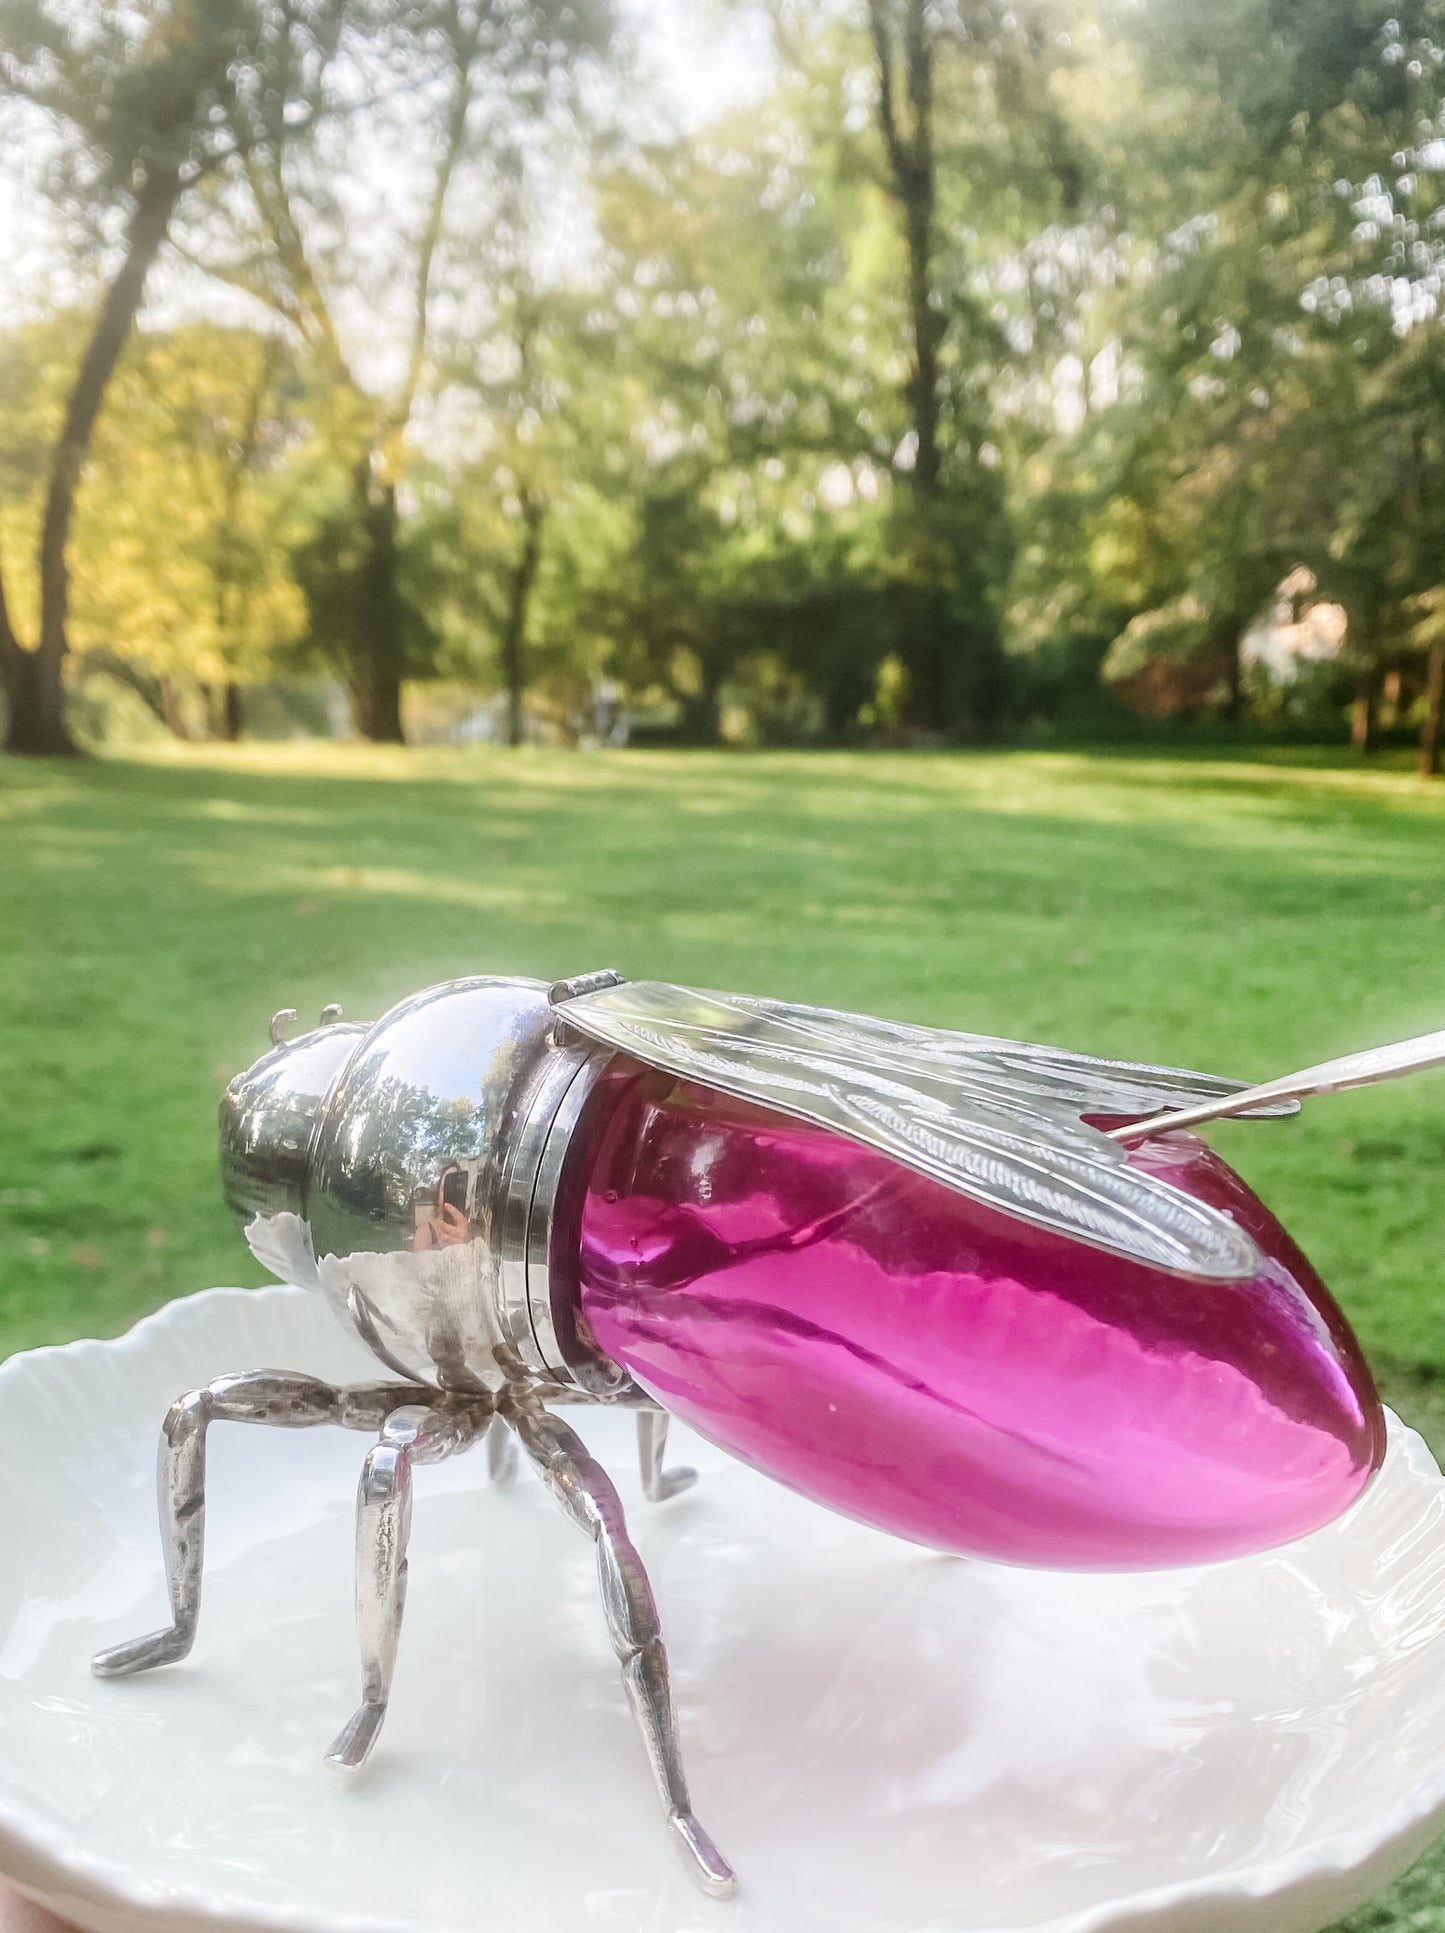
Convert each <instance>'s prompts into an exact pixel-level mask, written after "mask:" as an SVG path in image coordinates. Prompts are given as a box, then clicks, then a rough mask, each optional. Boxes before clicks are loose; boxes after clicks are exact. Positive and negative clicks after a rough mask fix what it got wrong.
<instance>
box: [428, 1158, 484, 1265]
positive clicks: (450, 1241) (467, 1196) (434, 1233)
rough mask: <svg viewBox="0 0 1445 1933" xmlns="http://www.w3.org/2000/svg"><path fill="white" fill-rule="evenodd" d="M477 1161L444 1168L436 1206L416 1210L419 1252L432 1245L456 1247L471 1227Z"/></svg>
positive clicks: (438, 1184) (438, 1185) (465, 1237)
mask: <svg viewBox="0 0 1445 1933" xmlns="http://www.w3.org/2000/svg"><path fill="white" fill-rule="evenodd" d="M476 1185H477V1177H476V1165H475V1163H472V1162H467V1163H465V1164H464V1165H458V1164H457V1163H455V1162H454V1163H453V1164H452V1165H451V1166H450V1167H449V1168H446V1169H444V1170H443V1172H442V1178H441V1180H440V1181H439V1182H438V1183H437V1198H436V1206H435V1207H434V1208H432V1207H428V1208H418V1209H417V1211H416V1236H415V1239H414V1240H413V1242H412V1247H413V1248H414V1249H416V1250H417V1252H418V1253H420V1252H421V1251H422V1250H423V1249H429V1248H455V1246H456V1245H457V1243H458V1242H464V1241H466V1239H467V1236H468V1234H469V1233H470V1230H471V1209H472V1197H473V1195H474V1193H475V1191H476Z"/></svg>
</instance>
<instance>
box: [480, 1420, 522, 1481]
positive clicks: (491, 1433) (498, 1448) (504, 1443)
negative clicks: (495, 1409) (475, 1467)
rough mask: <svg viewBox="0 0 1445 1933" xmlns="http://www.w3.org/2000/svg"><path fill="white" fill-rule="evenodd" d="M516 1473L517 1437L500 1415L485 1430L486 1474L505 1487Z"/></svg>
mask: <svg viewBox="0 0 1445 1933" xmlns="http://www.w3.org/2000/svg"><path fill="white" fill-rule="evenodd" d="M516 1474H517V1439H516V1437H515V1436H513V1434H512V1432H511V1431H510V1430H509V1429H508V1427H507V1425H506V1423H505V1422H504V1421H503V1419H502V1418H501V1417H500V1416H494V1417H493V1418H492V1421H491V1425H490V1427H489V1428H488V1430H487V1475H488V1476H489V1477H490V1478H491V1480H492V1482H493V1483H495V1484H497V1485H498V1486H499V1487H500V1488H502V1489H505V1488H506V1486H507V1485H508V1484H509V1483H510V1482H511V1481H512V1479H513V1478H514V1477H515V1476H516Z"/></svg>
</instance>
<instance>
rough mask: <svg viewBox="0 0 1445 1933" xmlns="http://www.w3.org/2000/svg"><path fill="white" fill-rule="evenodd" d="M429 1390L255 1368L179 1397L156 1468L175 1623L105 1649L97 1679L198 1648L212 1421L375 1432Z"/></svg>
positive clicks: (95, 1663) (173, 1658) (163, 1661)
mask: <svg viewBox="0 0 1445 1933" xmlns="http://www.w3.org/2000/svg"><path fill="white" fill-rule="evenodd" d="M427 1393H428V1392H427V1391H425V1390H422V1389H408V1388H407V1387H406V1385H405V1384H397V1383H364V1384H353V1385H351V1386H349V1387H346V1388H334V1387H333V1386H332V1385H331V1384H330V1383H321V1382H317V1381H316V1379H315V1378H314V1377H311V1376H299V1375H294V1374H292V1373H291V1372H289V1371H286V1370H269V1369H256V1370H249V1371H246V1372H244V1373H243V1374H241V1375H236V1376H218V1377H217V1378H216V1379H215V1381H214V1382H211V1383H208V1384H207V1385H206V1386H205V1388H204V1389H195V1390H192V1391H191V1392H190V1394H189V1395H186V1396H181V1397H178V1398H177V1399H176V1401H175V1402H174V1403H172V1404H171V1407H170V1410H169V1411H168V1413H167V1415H166V1420H165V1423H164V1425H163V1426H162V1429H161V1444H160V1455H159V1458H158V1460H157V1465H156V1492H157V1502H158V1504H159V1507H160V1519H161V1543H162V1547H163V1551H164V1556H165V1567H166V1585H167V1589H168V1590H169V1592H170V1600H171V1622H170V1624H169V1625H168V1626H167V1627H165V1628H164V1629H163V1630H160V1631H153V1632H151V1633H150V1635H149V1636H147V1637H143V1638H132V1639H131V1640H130V1642H129V1643H127V1644H120V1645H116V1646H115V1647H114V1648H113V1649H112V1650H109V1651H102V1652H100V1653H99V1654H98V1656H97V1657H96V1658H95V1659H94V1660H93V1661H92V1665H91V1668H92V1670H93V1671H94V1672H95V1674H96V1676H97V1677H100V1678H127V1677H129V1676H130V1675H131V1674H132V1673H133V1672H137V1671H149V1670H150V1669H151V1667H152V1666H153V1665H165V1664H174V1663H176V1662H177V1661H178V1660H179V1659H181V1658H184V1657H185V1656H186V1655H187V1654H188V1653H189V1651H190V1649H191V1646H192V1645H193V1644H194V1643H195V1640H196V1622H197V1620H198V1618H199V1617H200V1612H201V1569H202V1564H203V1562H204V1558H205V1547H206V1433H207V1431H208V1430H209V1428H210V1426H211V1424H212V1423H270V1424H273V1425H274V1426H276V1427H277V1428H280V1429H291V1430H305V1429H313V1428H315V1427H316V1425H317V1424H320V1423H335V1424H339V1425H340V1426H341V1428H343V1429H349V1430H376V1429H380V1428H381V1427H382V1425H383V1423H384V1422H385V1420H386V1418H387V1416H388V1415H390V1414H391V1412H392V1411H393V1410H396V1409H398V1408H400V1406H401V1405H402V1404H404V1403H406V1402H407V1401H409V1400H414V1399H417V1398H423V1399H424V1398H425V1397H426V1395H427Z"/></svg>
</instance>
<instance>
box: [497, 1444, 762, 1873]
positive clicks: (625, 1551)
mask: <svg viewBox="0 0 1445 1933" xmlns="http://www.w3.org/2000/svg"><path fill="white" fill-rule="evenodd" d="M510 1420H511V1423H512V1427H513V1428H514V1429H515V1430H516V1432H517V1435H518V1436H519V1437H520V1438H521V1441H522V1448H523V1449H524V1450H525V1451H526V1452H527V1455H528V1456H529V1457H530V1458H531V1459H532V1461H533V1463H535V1464H536V1466H537V1469H538V1470H539V1472H540V1473H541V1476H542V1480H543V1482H544V1483H545V1484H546V1485H547V1487H548V1489H549V1490H550V1491H551V1492H552V1495H553V1496H554V1497H555V1498H556V1499H557V1501H558V1503H559V1504H561V1506H562V1508H563V1510H565V1511H566V1513H567V1515H568V1516H569V1517H570V1518H571V1519H572V1521H573V1523H575V1524H576V1525H577V1527H578V1528H579V1529H580V1530H585V1531H586V1533H587V1535H588V1536H589V1537H590V1538H591V1539H592V1541H593V1543H594V1544H595V1545H596V1546H597V1576H598V1581H599V1583H600V1585H601V1587H602V1604H603V1608H604V1610H605V1611H606V1613H607V1630H608V1634H609V1636H610V1637H611V1639H612V1649H613V1650H614V1651H615V1652H616V1653H617V1658H618V1662H619V1663H620V1664H621V1666H622V1683H623V1685H624V1687H625V1689H626V1692H627V1698H628V1703H629V1704H630V1705H631V1706H632V1711H633V1715H634V1717H635V1718H636V1719H637V1723H638V1725H639V1727H640V1728H641V1731H642V1737H643V1742H644V1744H645V1745H646V1747H647V1756H648V1759H649V1761H650V1762H651V1765H652V1772H653V1777H654V1778H655V1779H656V1780H657V1789H658V1795H659V1797H660V1798H661V1800H662V1805H663V1810H664V1811H665V1812H666V1814H667V1824H668V1829H669V1830H670V1832H671V1833H672V1836H673V1839H674V1841H675V1842H676V1844H677V1846H678V1849H679V1850H680V1851H681V1853H682V1854H683V1857H684V1858H685V1859H686V1860H687V1862H688V1865H689V1867H690V1868H691V1870H692V1873H693V1876H694V1878H695V1879H696V1880H697V1882H698V1884H699V1885H700V1886H701V1887H702V1890H703V1891H704V1892H705V1893H708V1894H710V1895H711V1896H712V1897H713V1898H714V1899H727V1898H728V1897H729V1896H730V1895H731V1894H732V1892H733V1891H734V1889H735V1887H736V1885H737V1881H736V1879H735V1878H734V1876H733V1869H732V1867H731V1866H729V1864H728V1862H727V1861H726V1860H725V1859H724V1858H723V1856H722V1854H721V1853H720V1852H719V1851H718V1849H717V1847H716V1846H715V1845H714V1844H713V1842H712V1840H711V1839H710V1838H709V1836H708V1834H707V1833H706V1832H705V1831H704V1830H703V1828H702V1826H701V1825H700V1824H699V1823H698V1820H697V1818H696V1816H695V1814H694V1812H693V1810H692V1800H691V1799H690V1798H689V1796H688V1790H687V1774H686V1773H685V1772H684V1771H683V1767H682V1754H681V1752H680V1751H679V1749H678V1743H677V1721H676V1719H675V1718H674V1716H673V1709H672V1688H671V1685H670V1682H669V1679H668V1671H667V1652H666V1650H665V1649H664V1647H663V1642H662V1632H661V1629H660V1627H659V1625H658V1621H657V1604H656V1601H655V1600H654V1598H653V1595H652V1587H651V1585H650V1584H649V1583H648V1581H647V1572H646V1571H645V1570H644V1569H643V1568H642V1559H641V1557H640V1556H639V1555H638V1553H637V1549H636V1546H635V1545H634V1544H633V1542H632V1539H631V1538H630V1537H629V1536H628V1534H627V1522H626V1519H625V1518H624V1516H623V1514H622V1502H621V1499H620V1498H619V1497H618V1495H617V1491H616V1489H615V1488H614V1486H613V1482H612V1479H611V1477H609V1476H608V1474H607V1472H606V1471H605V1470H604V1469H603V1468H602V1465H601V1464H600V1463H598V1462H597V1461H596V1459H595V1458H594V1457H592V1456H591V1455H590V1454H589V1452H588V1450H587V1446H586V1445H585V1444H584V1443H583V1441H582V1439H581V1438H580V1437H579V1436H578V1435H577V1433H576V1432H575V1430H572V1429H570V1428H569V1427H568V1426H567V1424H565V1423H564V1422H562V1421H561V1419H560V1418H559V1417H556V1416H553V1415H551V1414H550V1413H549V1412H548V1411H546V1410H543V1409H533V1408H525V1409H524V1408H518V1409H517V1410H516V1411H515V1412H513V1413H511V1415H510Z"/></svg>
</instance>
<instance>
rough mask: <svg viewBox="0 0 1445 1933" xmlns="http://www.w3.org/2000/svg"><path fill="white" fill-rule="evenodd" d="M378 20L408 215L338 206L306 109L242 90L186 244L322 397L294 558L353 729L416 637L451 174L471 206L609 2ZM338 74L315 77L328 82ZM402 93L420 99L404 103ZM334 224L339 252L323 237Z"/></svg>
mask: <svg viewBox="0 0 1445 1933" xmlns="http://www.w3.org/2000/svg"><path fill="white" fill-rule="evenodd" d="M384 25H385V32H384V33H383V35H382V36H381V40H380V42H379V43H378V51H377V56H376V58H377V61H378V63H379V66H380V68H381V71H382V73H383V74H384V76H385V83H384V84H383V85H381V86H380V87H379V89H378V95H377V100H376V102H375V103H374V104H373V107H372V109H371V110H370V115H369V118H367V119H366V120H365V121H364V122H363V126H364V127H365V129H366V133H367V135H368V137H369V138H373V139H377V138H382V139H386V138H389V139H391V140H392V141H394V142H396V143H398V145H399V144H401V143H402V142H406V143H408V144H409V145H411V146H413V147H415V146H417V145H418V144H419V145H421V147H422V149H423V152H424V156H425V161H424V176H423V185H422V187H421V190H420V194H419V196H418V198H417V200H416V203H415V206H414V207H413V208H412V210H410V211H409V218H407V217H404V218H403V220H402V222H401V223H400V224H396V223H394V222H393V223H391V224H388V222H387V218H386V213H385V211H384V210H381V209H377V208H376V207H374V206H372V207H369V208H368V209H367V211H366V212H365V213H363V214H361V215H360V216H358V213H357V211H356V209H355V208H354V206H353V207H352V208H351V209H350V210H348V208H347V206H346V205H345V203H344V201H343V198H342V197H341V196H339V195H338V193H337V192H336V187H335V183H336V181H337V179H338V178H339V176H341V175H343V174H344V157H342V156H341V155H339V154H337V153H336V152H335V151H334V150H333V148H332V147H330V146H329V145H328V141H329V138H330V137H329V130H328V129H327V128H326V126H325V124H324V122H322V121H320V120H318V121H316V122H312V123H308V124H307V125H306V126H305V127H304V128H303V129H302V130H301V131H300V132H299V133H298V132H296V131H295V130H294V129H293V127H292V125H291V123H290V122H289V121H288V120H287V119H286V118H285V117H284V116H277V115H275V114H274V113H273V112H272V111H271V104H270V103H269V102H268V101H267V100H266V99H261V100H258V101H255V102H250V103H248V104H247V106H248V111H249V112H248V118H247V120H246V121H245V124H244V160H243V164H242V165H243V172H244V178H245V188H246V193H245V195H244V196H243V197H231V198H229V199H226V198H223V199H221V200H220V201H218V204H217V207H216V209H215V211H214V220H213V222H212V233H211V234H210V235H209V236H208V237H203V238H202V239H201V241H200V243H199V244H198V248H197V254H198V258H199V259H201V260H203V261H204V262H205V264H206V266H207V267H208V268H209V269H210V270H211V272H212V273H214V274H217V275H219V276H221V277H223V278H224V279H226V280H228V281H231V282H234V283H236V284H238V285H239V286H241V287H243V288H244V289H246V290H247V291H248V292H249V293H250V294H252V295H254V296H256V297H258V298H259V299H260V300H262V301H264V302H266V303H267V304H268V305H269V306H270V307H271V308H273V309H274V310H275V311H276V313H277V314H278V315H279V316H281V317H282V318H283V319H284V320H285V322H286V323H287V325H288V326H289V327H290V328H291V329H293V330H294V331H295V332H296V333H297V334H298V335H299V337H300V338H301V339H302V340H303V341H304V343H305V344H306V345H307V347H308V349H309V350H310V352H311V354H312V355H313V356H314V357H315V359H316V361H317V363H318V365H319V367H320V369H321V371H322V373H323V377H324V380H325V383H326V387H327V392H328V396H329V408H328V411H327V415H326V419H325V420H324V421H322V422H318V425H317V439H316V440H317V444H318V448H317V449H316V450H315V451H313V462H314V461H315V460H316V458H318V457H319V456H320V454H321V451H320V446H322V445H324V446H325V449H326V454H327V456H328V458H329V462H330V466H331V468H332V470H333V472H334V480H333V482H332V484H331V486H330V489H329V501H328V505H327V508H326V511H325V514H324V516H323V517H322V519H321V523H320V526H319V528H318V530H317V532H316V533H315V535H314V537H313V538H312V539H310V540H308V541H307V542H306V543H305V544H304V545H303V546H302V548H301V549H300V550H299V551H298V553H297V562H298V569H299V571H300V573H301V576H302V578H303V582H304V584H305V586H306V589H307V594H308V599H309V602H310V605H311V609H312V612H313V618H314V623H313V631H314V636H315V641H316V643H317V645H318V646H319V648H320V649H321V650H322V652H323V654H324V655H325V656H326V657H327V658H328V660H329V662H330V663H331V664H332V666H333V667H334V669H335V670H336V671H337V672H338V673H339V675H340V676H341V677H342V678H343V680H344V681H345V683H346V684H347V686H348V688H349V690H350V693H351V697H352V702H353V709H354V715H355V719H356V724H357V728H358V729H359V730H360V731H361V732H362V734H363V735H364V736H365V737H368V738H372V739H378V740H388V741H393V742H400V740H401V739H402V737H403V731H402V718H401V686H402V680H403V678H404V677H405V676H406V675H408V674H409V673H410V672H413V671H416V670H419V669H421V668H423V666H424V664H425V662H426V652H427V650H428V649H429V647H430V640H431V639H432V638H433V636H434V628H433V627H432V626H430V625H429V624H428V623H427V622H426V621H425V619H424V616H423V614H422V613H420V612H419V611H417V610H416V609H415V608H414V607H410V606H409V605H408V601H407V598H406V594H405V588H404V585H403V583H402V575H403V571H402V563H403V558H404V556H405V553H406V550H407V542H406V538H405V535H404V533H403V531H402V528H401V526H402V523H403V517H402V509H401V504H402V498H403V495H404V494H405V492H406V488H407V472H408V468H409V465H410V463H411V460H412V455H413V450H412V443H411V431H412V426H413V420H414V417H415V414H416V411H417V408H418V405H419V403H420V402H421V401H422V399H423V394H424V390H425V388H426V383H427V379H428V373H429V365H430V360H431V357H432V355H433V351H434V318H435V308H436V299H437V294H438V289H439V287H440V286H442V285H445V286H446V292H447V296H448V300H449V302H462V303H464V302H465V291H464V290H460V289H459V288H458V286H457V284H458V280H459V277H460V276H461V274H462V273H463V272H464V268H465V260H466V251H465V249H457V248H455V247H454V246H453V243H454V240H455V234H454V230H455V226H456V224H455V219H454V216H453V213H452V204H453V201H454V200H455V199H456V198H457V196H458V194H459V192H460V189H461V188H462V186H463V185H464V186H465V189H466V198H467V199H468V201H469V202H470V203H471V204H472V207H473V211H474V216H475V212H476V211H477V210H478V209H494V208H495V207H496V204H497V201H498V199H499V196H500V194H501V192H502V191H503V190H504V189H505V186H506V181H507V174H508V168H509V166H510V163H511V158H512V155H513V153H514V151H515V148H516V146H517V143H518V141H519V140H520V138H521V133H522V130H523V129H530V130H531V131H532V132H533V133H534V134H535V133H536V132H537V131H538V130H539V129H542V130H545V128H546V126H547V123H548V117H549V116H551V115H555V114H556V113H557V112H558V111H559V106H560V104H561V103H563V102H564V101H565V99H566V97H567V95H568V92H569V90H570V89H571V87H572V86H573V84H574V82H575V80H576V67H577V63H578V62H579V60H580V59H581V57H582V56H584V55H585V54H587V53H589V52H592V51H596V50H598V49H600V48H601V47H602V46H604V45H605V42H606V39H607V33H608V29H609V14H608V9H607V5H606V0H593V4H591V5H588V6H580V7H579V6H577V5H575V4H572V3H571V0H523V3H522V4H510V3H509V0H426V4H424V5H422V6H420V7H417V8H409V9H406V10H402V9H396V10H395V12H394V13H392V14H391V15H389V16H388V17H387V19H386V20H385V22H384ZM348 84H349V80H348V78H347V77H344V76H343V77H341V78H338V79H335V80H334V85H335V86H336V88H338V89H344V87H345V86H347V85H348ZM418 102H421V103H424V104H425V108H426V109H429V110H430V111H429V112H423V113H421V114H418V112H417V111H416V109H417V103H418ZM363 229H364V231H365V232H362V231H363ZM217 231H219V235H220V237H221V239H218V238H217ZM338 235H345V236H347V237H348V241H349V243H350V251H348V249H347V248H346V247H343V248H342V249H341V250H339V251H338V249H337V247H336V237H337V236H338ZM363 252H365V253H367V254H369V255H370V256H371V257H372V258H373V259H374V260H375V259H376V258H377V257H378V256H379V257H380V259H381V263H382V275H381V278H380V281H379V283H378V286H377V287H376V288H375V290H374V291H368V292H367V293H368V294H369V295H370V296H371V298H372V299H371V301H370V303H369V307H370V316H369V322H370V323H371V325H372V328H371V329H356V328H353V338H354V339H353V340H352V341H350V342H348V328H347V311H348V305H349V306H350V310H351V316H352V319H353V323H354V318H355V313H356V304H355V299H354V298H355V297H356V295H357V294H358V293H359V292H360V291H359V290H358V287H357V278H356V275H355V268H354V263H355V259H356V258H357V257H359V256H360V255H361V254H362V253H363ZM397 288H402V289H404V290H405V303H404V312H403V313H402V314H401V315H399V316H397V318H396V327H395V332H394V333H393V334H392V336H391V342H390V345H389V346H390V349H391V352H392V353H391V358H390V360H391V361H392V362H394V363H395V365H396V367H397V368H398V369H399V372H400V373H399V375H398V376H397V377H396V379H395V380H394V381H392V382H390V383H386V382H381V381H377V380H375V379H374V378H369V377H368V376H366V375H364V374H363V373H362V371H363V365H364V363H365V362H368V361H369V362H370V364H371V365H372V366H373V367H375V366H376V364H377V363H378V362H379V361H383V360H385V359H384V358H383V357H379V356H378V353H377V351H378V348H379V346H380V345H379V343H378V341H377V339H376V337H377V336H378V335H384V333H385V332H386V324H387V321H388V319H389V313H390V312H391V311H393V310H394V309H395V306H396V305H395V304H394V302H393V301H392V300H391V297H392V294H393V292H394V290H395V289H397ZM378 324H379V325H380V327H379V328H377V327H376V325H378ZM368 337H370V339H368ZM419 653H420V654H421V655H420V656H419V655H418V654H419Z"/></svg>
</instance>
